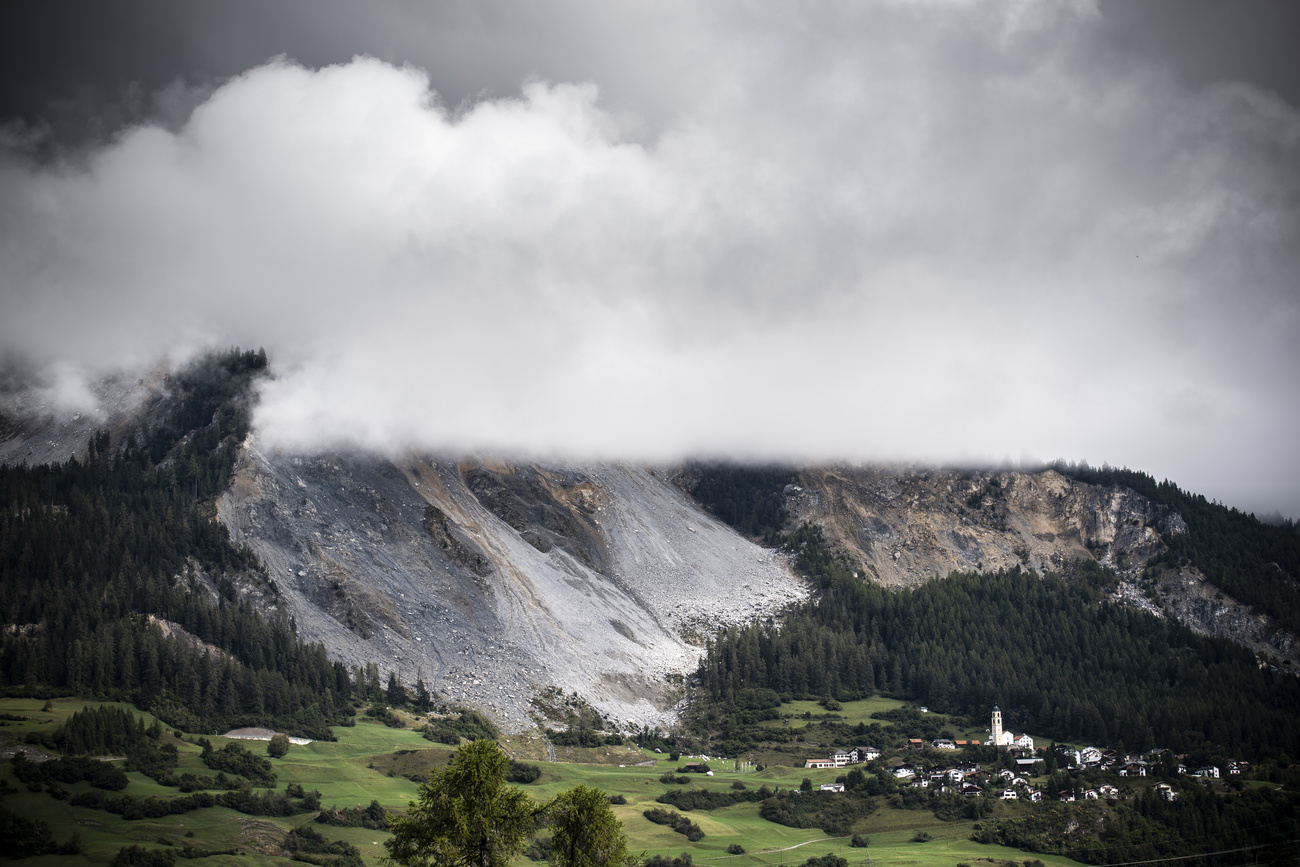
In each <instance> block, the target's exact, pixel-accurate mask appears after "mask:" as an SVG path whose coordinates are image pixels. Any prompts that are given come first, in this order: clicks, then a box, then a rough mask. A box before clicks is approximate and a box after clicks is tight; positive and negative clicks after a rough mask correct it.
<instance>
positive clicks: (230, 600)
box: [0, 350, 353, 738]
mask: <svg viewBox="0 0 1300 867" xmlns="http://www.w3.org/2000/svg"><path fill="white" fill-rule="evenodd" d="M265 367H266V355H265V353H264V352H261V351H258V352H239V351H235V350H232V351H230V352H229V353H226V354H224V355H220V356H215V357H211V358H208V359H206V360H205V361H203V362H200V363H198V364H195V365H194V366H192V367H190V368H188V369H186V370H185V371H182V372H180V373H178V374H176V375H174V376H172V377H171V380H170V382H169V383H168V388H169V393H170V395H171V396H170V397H168V398H165V399H164V400H163V402H162V403H161V404H159V405H158V407H155V409H156V410H158V411H160V412H161V413H162V419H161V421H160V422H158V423H157V424H156V425H155V426H154V427H152V428H151V429H148V430H144V431H140V432H138V433H137V434H136V435H134V436H132V437H130V438H128V439H127V440H126V441H125V442H117V443H115V442H112V441H111V439H110V437H109V435H108V434H107V433H106V432H101V433H98V434H96V435H95V436H94V437H92V439H91V442H90V447H89V450H88V454H87V457H86V459H85V460H76V459H72V460H69V461H67V462H66V463H62V464H56V465H42V466H37V467H27V466H17V467H14V466H6V467H0V621H2V622H4V623H7V624H11V625H12V627H13V628H11V629H8V630H6V632H5V634H4V635H3V637H0V690H3V691H4V692H6V693H8V694H34V695H41V694H45V695H49V694H55V693H65V694H66V693H72V694H78V695H87V696H93V697H97V698H101V699H109V700H128V701H131V702H133V703H134V704H136V705H137V706H139V707H143V708H148V709H150V710H152V711H153V712H154V713H155V714H156V715H158V716H159V717H161V718H163V719H164V720H166V721H167V722H168V724H170V725H173V726H177V727H181V728H185V729H187V730H190V731H194V730H200V731H212V730H213V729H218V728H223V727H227V726H231V725H242V724H260V725H267V726H270V727H273V728H277V729H281V730H285V731H290V732H294V733H298V734H303V735H307V736H310V737H315V738H327V737H329V736H330V735H329V726H330V725H331V724H339V723H341V722H342V721H343V720H344V719H346V718H350V701H351V699H352V691H353V681H352V679H351V678H350V677H349V673H348V671H347V669H346V668H345V667H344V666H342V665H340V664H334V663H331V662H330V661H329V659H328V658H327V657H326V654H325V650H324V647H323V646H322V645H319V644H315V645H308V644H304V643H303V642H301V641H299V640H298V639H297V637H296V636H295V634H294V626H293V624H292V623H290V622H288V621H287V620H285V619H284V618H275V619H272V620H269V621H268V620H266V619H263V618H262V617H261V616H260V615H259V614H258V612H256V611H255V610H253V609H252V608H251V607H250V606H248V605H246V604H244V603H241V602H240V600H239V598H238V596H237V593H236V590H235V587H234V583H233V581H232V580H231V579H230V577H229V575H230V574H231V573H233V572H238V571H241V570H243V571H245V572H252V573H256V572H258V571H259V567H258V564H257V562H256V559H255V557H254V556H253V554H252V553H251V552H250V551H248V550H247V549H245V548H239V547H236V546H235V545H234V544H233V543H232V542H231V540H230V537H229V534H228V533H227V532H226V529H225V527H224V526H223V525H222V524H220V523H219V522H218V521H217V520H216V519H215V514H214V506H213V503H214V500H215V498H216V497H217V496H219V495H220V493H221V492H222V491H224V490H225V488H226V486H227V485H228V483H229V480H230V476H231V473H232V472H233V470H234V463H235V458H236V455H237V452H238V448H239V445H240V443H241V442H242V441H243V439H244V437H245V436H246V434H247V432H248V426H249V408H248V399H249V398H248V396H249V393H250V384H251V382H252V380H253V379H254V378H255V377H256V376H258V375H259V374H260V373H261V372H262V371H263V370H264V369H265ZM194 563H197V564H200V565H201V566H202V567H203V569H204V570H206V572H207V573H208V574H209V575H210V576H211V581H212V582H213V586H214V589H215V599H214V598H212V597H210V596H209V594H208V593H207V592H205V590H204V586H203V584H202V582H201V580H200V579H199V578H198V577H197V576H196V575H194V574H193V569H192V565H193V564H194ZM262 580H263V581H266V579H265V576H262ZM268 587H270V589H271V592H273V585H270V584H269V582H268ZM160 621H168V622H170V623H174V624H177V625H179V626H181V627H182V628H183V629H184V630H185V632H186V633H188V634H189V635H190V636H193V638H197V639H198V642H194V641H193V640H192V639H189V638H186V639H182V638H179V637H177V635H176V634H175V633H174V632H173V631H172V630H170V629H168V630H164V629H163V628H162V625H161V623H160Z"/></svg>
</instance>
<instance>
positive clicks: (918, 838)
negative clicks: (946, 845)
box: [912, 831, 930, 843]
mask: <svg viewBox="0 0 1300 867" xmlns="http://www.w3.org/2000/svg"><path fill="white" fill-rule="evenodd" d="M912 842H913V843H928V842H930V834H929V832H927V831H917V832H916V833H915V834H913V835H912Z"/></svg>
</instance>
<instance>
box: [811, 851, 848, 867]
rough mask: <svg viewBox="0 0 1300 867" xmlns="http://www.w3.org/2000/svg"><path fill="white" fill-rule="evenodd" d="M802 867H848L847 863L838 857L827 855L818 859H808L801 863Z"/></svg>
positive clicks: (844, 859)
mask: <svg viewBox="0 0 1300 867" xmlns="http://www.w3.org/2000/svg"><path fill="white" fill-rule="evenodd" d="M803 867H849V861H848V859H847V858H841V857H840V856H839V855H829V854H828V855H823V856H821V857H820V858H809V859H808V860H807V861H805V862H803Z"/></svg>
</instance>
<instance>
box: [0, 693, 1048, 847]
mask: <svg viewBox="0 0 1300 867" xmlns="http://www.w3.org/2000/svg"><path fill="white" fill-rule="evenodd" d="M43 704H44V703H43V702H41V701H33V700H20V699H4V700H0V713H7V714H12V715H16V716H23V717H27V718H28V719H27V720H25V721H20V722H6V723H5V724H4V725H3V727H0V744H7V745H8V747H9V748H13V746H14V744H15V743H16V742H20V741H21V738H22V737H23V735H25V734H26V733H27V732H28V731H31V730H33V729H36V728H44V729H48V730H53V729H54V728H57V726H58V725H60V724H61V723H62V721H63V720H65V719H66V718H67V717H68V716H70V715H71V714H72V713H73V712H75V711H77V710H79V709H81V708H82V707H85V706H86V705H87V704H91V703H88V702H84V701H78V700H72V699H59V700H55V701H54V702H53V703H52V705H53V706H52V709H51V710H50V711H48V712H47V711H43V710H42V705H43ZM93 704H98V703H97V702H95V703H93ZM809 704H811V706H812V707H816V705H815V704H812V703H809ZM850 705H852V706H854V707H852V709H851V710H850V709H849V708H850ZM858 705H861V707H857V706H858ZM889 706H897V703H893V704H891V705H883V704H881V703H880V701H879V700H878V701H876V702H875V703H874V704H872V703H870V702H852V703H849V704H848V705H846V710H847V711H848V713H846V714H845V716H846V718H848V715H849V714H853V715H854V716H853V717H852V718H854V719H856V718H857V717H858V716H859V715H861V716H864V717H865V715H866V714H869V713H870V712H871V711H874V710H879V709H884V708H887V707H889ZM818 710H821V708H818ZM800 712H802V710H800ZM137 713H138V712H137ZM142 716H144V717H145V719H146V722H151V721H152V718H151V717H149V716H148V715H147V714H142ZM335 733H336V735H337V737H338V740H337V741H336V742H321V741H318V742H314V743H311V744H307V745H304V746H294V747H293V748H292V749H290V751H289V753H288V755H286V756H285V757H284V758H281V759H277V760H273V765H274V769H275V772H276V774H277V775H278V777H279V782H278V788H280V789H281V790H283V788H284V787H285V786H286V785H287V784H290V783H295V784H299V785H301V786H303V787H304V788H305V789H307V790H311V789H316V790H318V791H320V792H321V796H322V797H321V804H322V806H324V807H331V806H337V807H340V808H342V807H349V806H356V805H362V806H364V805H366V804H369V803H370V801H371V800H377V801H379V803H380V804H382V805H384V806H385V807H389V808H394V809H400V808H402V807H404V806H405V805H406V803H407V802H408V801H409V800H411V799H412V798H414V797H415V795H416V792H417V788H418V784H417V783H416V782H415V781H413V780H412V779H411V777H412V776H415V777H417V778H423V776H424V775H425V774H427V773H428V771H429V769H431V768H438V767H445V765H446V763H447V759H448V757H449V756H450V754H451V750H450V748H448V747H445V746H444V747H439V746H436V745H434V744H430V743H429V742H428V741H426V740H424V739H423V738H422V737H421V736H420V735H419V734H417V733H416V732H414V731H411V730H409V729H394V728H388V727H386V726H384V725H382V724H380V723H377V722H374V721H372V720H366V719H365V718H360V719H359V720H358V722H357V725H356V726H355V727H353V728H337V729H335ZM165 737H167V738H168V739H170V740H172V741H173V742H175V743H177V745H178V749H179V751H180V767H179V769H178V773H179V772H183V771H186V770H190V771H194V772H196V773H205V772H208V771H207V769H206V768H205V767H204V766H203V765H202V763H201V761H200V760H199V752H200V748H199V746H198V745H197V744H196V743H194V740H196V738H195V737H194V736H193V735H187V736H186V738H185V739H182V740H177V739H175V737H174V735H172V734H171V733H168V734H167V735H165ZM209 738H210V739H211V740H212V741H213V745H214V746H216V747H220V746H222V745H224V744H225V743H226V742H227V741H226V740H225V739H224V738H221V737H212V736H211V735H209ZM243 743H245V745H246V746H248V747H249V749H250V750H252V751H253V752H255V753H258V754H262V752H263V750H264V749H265V748H264V745H263V744H262V743H260V742H256V741H252V742H243ZM539 743H540V741H539V739H537V738H535V737H519V738H512V739H508V740H507V741H506V746H507V748H508V749H510V751H511V752H512V753H513V754H515V755H517V756H519V757H520V758H523V759H533V755H534V754H533V751H534V750H535V749H536V748H537V746H538V744H539ZM581 757H582V758H584V759H587V760H588V762H602V763H579V762H556V763H546V762H538V764H539V766H540V767H541V769H542V776H541V778H540V779H539V780H538V781H537V782H536V783H534V784H531V785H529V786H526V787H525V788H526V789H527V790H528V791H529V792H530V793H531V794H532V795H533V797H535V798H537V799H539V800H547V799H549V798H551V797H553V796H555V795H556V794H558V793H559V792H561V791H563V790H565V789H567V788H569V787H571V786H574V785H576V784H578V783H583V784H586V785H588V786H594V787H597V788H600V789H603V790H604V791H606V792H609V793H610V794H621V795H623V796H624V797H626V798H627V804H626V805H625V806H616V807H615V808H614V811H615V813H616V815H617V816H618V817H619V819H621V820H622V822H623V826H624V831H625V833H626V834H627V836H628V840H629V842H630V844H631V849H632V850H633V851H635V852H642V851H644V852H645V853H646V854H648V855H649V854H661V855H668V856H676V855H680V854H681V853H683V852H689V853H691V856H692V858H693V859H694V860H695V861H696V862H707V863H716V864H727V865H737V867H739V865H751V864H753V865H769V864H770V865H778V864H790V865H797V864H802V863H803V862H804V861H805V860H807V859H808V858H809V857H812V856H815V855H825V854H827V853H831V852H834V853H837V854H839V855H842V856H844V857H846V858H848V859H849V861H850V864H854V865H856V864H861V863H864V862H865V860H866V856H867V854H868V852H869V853H870V857H871V862H872V864H885V865H894V864H897V865H912V864H915V865H929V864H934V865H948V867H951V865H955V864H957V862H959V861H969V862H972V863H974V862H975V861H976V860H977V859H980V858H996V859H1015V860H1018V861H1023V860H1025V859H1026V858H1027V857H1030V856H1028V855H1026V854H1025V853H1022V852H1019V851H1014V850H1003V849H1000V848H998V847H990V846H982V845H979V844H976V843H973V842H971V841H970V840H969V839H968V838H969V836H970V830H971V828H970V823H969V822H955V823H945V822H941V821H939V820H937V819H935V818H934V816H933V815H931V814H930V813H928V812H912V811H897V810H893V809H889V808H885V809H882V810H880V811H878V812H877V813H876V814H874V815H872V816H871V817H869V818H868V819H866V820H864V821H863V822H862V823H861V825H860V827H858V828H855V830H856V831H858V832H860V833H863V834H866V835H869V837H870V839H871V846H870V848H869V850H863V849H855V848H851V847H850V846H849V841H848V839H847V838H837V839H828V838H826V836H825V834H823V833H822V832H821V831H818V830H815V829H813V830H799V829H795V828H787V827H785V826H782V825H776V824H773V823H771V822H767V821H765V820H763V819H762V818H760V817H759V815H758V808H757V805H756V804H739V805H736V806H733V807H727V808H724V809H720V810H714V811H708V812H704V811H693V812H691V813H690V814H689V815H690V818H691V819H692V821H695V822H697V823H698V824H699V825H700V827H701V828H702V829H703V830H704V832H705V837H704V838H703V839H702V840H700V841H698V842H696V843H691V842H689V841H687V840H686V838H685V837H683V836H681V835H679V834H677V833H675V832H673V831H672V830H670V829H668V828H665V827H663V826H660V825H655V824H652V823H650V822H649V821H647V820H646V819H645V818H644V817H643V816H642V811H643V810H645V809H647V808H648V807H649V806H651V805H653V804H654V799H655V797H657V796H658V795H659V794H660V793H662V792H663V791H664V790H665V789H666V788H667V786H666V785H665V784H664V783H661V782H659V779H658V778H659V776H660V775H661V774H663V773H664V771H665V770H669V769H673V768H675V767H676V766H677V763H673V762H670V761H669V760H668V758H667V757H666V756H663V755H658V756H656V755H655V754H653V753H648V752H640V751H637V750H631V749H622V750H617V749H611V750H593V751H588V752H587V753H585V754H583V755H582V756H581ZM655 760H657V764H655V765H638V763H642V762H651V761H655ZM682 761H683V762H684V761H686V759H685V758H683V760H682ZM620 764H622V765H623V766H622V767H620ZM713 767H714V769H715V776H714V777H705V776H697V775H692V781H691V783H690V784H689V785H690V786H691V787H694V788H705V789H711V790H720V791H730V790H731V788H732V784H733V782H735V781H736V780H740V781H742V782H744V783H745V785H747V786H750V787H757V786H760V785H763V784H766V785H768V786H770V787H777V786H779V787H781V788H789V787H797V786H798V785H799V783H800V781H801V780H802V779H803V778H804V777H805V776H807V777H809V778H811V779H813V781H814V782H817V783H819V782H826V781H829V780H833V779H834V778H835V776H837V775H838V772H833V771H804V770H803V769H802V768H793V767H782V766H771V767H768V768H767V769H765V770H763V771H759V772H752V771H751V772H747V773H739V774H738V773H734V772H733V770H732V768H733V767H734V766H733V765H732V763H724V762H715V763H713ZM0 776H6V777H11V776H12V775H11V772H9V771H8V765H7V764H6V765H0ZM129 777H130V781H131V782H130V785H129V786H128V788H127V789H126V793H128V794H132V795H136V796H145V795H151V794H153V795H160V796H163V797H172V796H175V795H177V794H178V791H177V790H176V789H170V788H166V787H163V786H160V785H158V784H157V783H155V782H153V781H152V780H150V779H149V778H147V777H144V776H143V775H140V774H136V773H132V774H129ZM8 784H9V785H10V786H11V787H15V788H17V791H16V792H15V793H11V794H8V795H6V796H4V798H3V802H4V804H5V806H6V807H7V808H8V809H9V810H11V811H13V812H14V813H16V814H18V815H20V816H22V817H24V818H28V819H40V820H42V821H45V822H47V823H49V825H50V826H51V828H52V830H53V832H54V837H55V840H56V841H58V842H60V843H61V842H64V841H66V840H67V839H68V838H69V837H70V836H71V835H72V834H73V833H74V832H75V833H77V834H78V835H79V836H80V838H81V842H82V844H83V854H82V855H80V856H44V857H40V858H31V859H27V860H25V861H24V862H22V863H24V864H28V865H33V867H35V865H56V864H57V865H67V864H104V863H107V862H108V861H110V860H111V859H112V857H113V856H114V855H115V854H116V852H117V850H118V849H119V848H121V847H122V846H127V845H131V844H139V845H142V846H146V847H153V846H164V845H167V846H181V845H185V844H187V843H188V844H190V845H193V846H195V847H199V848H204V849H225V848H238V849H239V850H241V851H240V854H239V855H236V856H231V855H218V856H212V857H208V858H204V859H198V860H197V861H195V862H194V863H196V864H205V865H223V867H224V865H230V867H235V865H249V864H253V865H257V864H267V865H269V864H272V863H283V860H284V859H283V857H282V856H280V857H277V854H278V853H279V852H280V851H281V850H280V842H281V841H282V840H283V837H284V834H285V833H286V832H287V831H288V830H289V829H290V828H292V827H294V826H295V825H299V824H302V823H304V822H308V821H310V820H311V818H312V814H303V815H299V816H294V817H291V818H288V819H278V818H277V819H268V818H261V817H256V818H255V817H250V816H245V815H243V814H241V813H238V812H235V811H233V810H229V809H226V808H223V807H212V808H207V809H203V810H196V811H193V812H190V813H186V814H184V815H180V816H169V817H165V818H162V819H157V820H138V821H125V820H123V819H121V818H120V817H118V816H116V815H113V814H111V813H106V812H103V811H99V810H92V809H89V808H84V807H71V806H70V805H69V804H68V802H67V801H61V800H56V799H55V798H54V797H52V796H51V795H49V794H46V793H43V792H42V793H31V792H28V791H27V790H26V788H24V787H22V786H21V784H16V781H15V780H13V779H9V781H8ZM88 787H89V784H87V783H76V784H73V785H70V786H68V788H69V789H70V790H71V791H72V792H73V793H74V794H75V793H77V792H81V791H85V790H87V789H88ZM1010 808H1011V807H1010V806H1009V805H998V809H1010ZM314 827H315V828H316V829H317V830H319V831H321V833H322V834H324V835H325V836H326V837H327V838H329V839H336V840H347V841H348V842H350V843H352V844H353V845H355V846H356V847H357V848H358V849H359V850H361V852H362V855H363V857H364V858H365V860H366V861H367V863H372V864H378V863H379V860H380V858H381V857H382V855H383V854H384V848H383V845H382V844H383V840H384V839H385V837H386V835H385V834H384V833H383V832H378V831H369V830H365V829H360V828H336V827H330V826H324V825H314ZM918 829H922V830H925V831H926V832H927V833H929V834H930V835H931V837H932V839H931V840H930V841H928V842H925V843H915V842H911V840H912V837H913V835H914V834H915V833H916V831H917V830H918ZM733 843H739V844H740V845H742V846H743V847H744V848H745V850H746V854H744V855H729V854H727V851H726V850H727V847H728V846H729V845H731V844H733ZM1042 860H1043V861H1044V862H1045V863H1048V864H1055V863H1059V864H1065V863H1067V862H1065V861H1064V860H1063V859H1056V860H1055V861H1054V860H1053V859H1050V858H1043V859H1042ZM178 863H182V864H183V863H186V862H184V861H180V862H178ZM531 863H533V862H531V861H528V860H527V859H523V858H521V859H520V864H521V865H526V864H531Z"/></svg>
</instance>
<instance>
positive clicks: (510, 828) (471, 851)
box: [384, 740, 542, 867]
mask: <svg viewBox="0 0 1300 867" xmlns="http://www.w3.org/2000/svg"><path fill="white" fill-rule="evenodd" d="M509 767H510V758H509V757H508V756H506V754H505V753H503V752H502V751H501V748H500V747H498V746H497V745H496V744H495V743H494V742H492V741H486V740H480V741H474V742H473V743H470V744H466V745H464V746H462V747H460V748H459V749H457V750H456V753H455V755H454V756H452V762H451V765H450V766H449V767H448V768H447V769H446V770H436V769H435V770H433V771H432V772H430V774H429V781H428V782H427V783H424V784H423V785H421V786H420V792H419V796H418V800H415V801H412V802H411V803H410V812H409V813H408V815H406V816H404V817H399V818H397V819H395V820H394V821H393V828H392V830H393V836H392V838H391V839H389V840H388V841H387V842H385V843H384V845H385V847H387V849H388V858H387V859H386V860H387V861H388V862H389V863H391V864H398V865H403V867H506V865H508V864H509V863H510V862H511V861H512V860H514V858H515V857H516V856H517V855H518V854H519V853H520V852H522V851H523V849H524V846H525V845H526V844H527V842H528V838H529V837H530V836H531V835H532V833H533V831H534V829H535V826H536V824H537V817H538V816H539V815H540V813H541V812H542V808H541V807H540V806H539V805H538V804H537V802H536V801H534V800H533V799H532V798H531V797H529V796H528V795H527V794H526V793H525V792H523V791H521V790H519V789H516V788H514V787H512V786H510V785H509V784H508V783H507V782H506V772H507V771H508V770H509Z"/></svg>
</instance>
